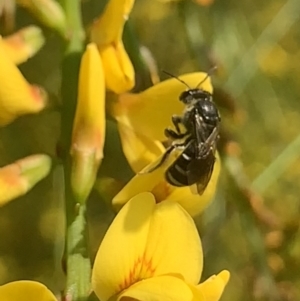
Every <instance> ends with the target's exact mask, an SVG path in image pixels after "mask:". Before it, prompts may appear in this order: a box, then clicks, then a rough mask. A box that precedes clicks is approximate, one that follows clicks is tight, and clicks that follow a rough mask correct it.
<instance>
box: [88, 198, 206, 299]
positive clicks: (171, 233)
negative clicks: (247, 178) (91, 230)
mask: <svg viewBox="0 0 300 301" xmlns="http://www.w3.org/2000/svg"><path fill="white" fill-rule="evenodd" d="M201 271H202V248H201V242H200V239H199V236H198V232H197V229H196V227H195V224H194V222H193V220H192V219H191V217H190V216H189V215H188V214H187V213H186V212H185V211H184V210H183V209H182V207H180V206H179V205H177V204H176V203H173V202H168V201H166V202H163V203H160V204H158V205H155V199H154V198H153V196H152V195H151V194H150V193H142V194H140V195H137V196H136V197H134V198H133V199H131V200H130V201H129V202H128V203H127V204H126V205H125V206H124V207H123V208H122V210H121V211H120V213H119V214H118V215H117V217H116V219H115V220H114V221H113V223H112V225H111V226H110V228H109V230H108V232H107V234H106V236H105V238H104V240H103V242H102V243H101V245H100V248H99V251H98V253H97V256H96V260H95V264H94V269H93V276H92V283H93V288H94V290H95V293H96V294H97V296H98V297H99V299H100V300H103V301H106V300H107V299H109V298H110V297H112V296H114V295H116V294H118V293H120V292H121V291H123V290H124V289H126V288H128V287H130V286H131V285H132V284H134V283H136V282H138V281H140V280H142V279H146V278H151V277H155V276H160V275H164V274H171V273H172V274H175V275H179V276H181V277H182V278H183V279H185V280H186V281H187V282H190V283H194V284H196V283H198V280H199V278H200V274H201Z"/></svg>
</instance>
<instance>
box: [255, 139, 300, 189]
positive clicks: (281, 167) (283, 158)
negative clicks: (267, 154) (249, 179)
mask: <svg viewBox="0 0 300 301" xmlns="http://www.w3.org/2000/svg"><path fill="white" fill-rule="evenodd" d="M299 149H300V135H299V136H297V137H296V138H295V140H294V141H292V142H291V143H290V144H289V145H288V146H287V147H286V148H285V149H284V150H283V152H282V153H281V154H280V155H279V156H278V157H277V158H276V159H275V160H274V161H273V162H272V163H271V164H270V165H269V166H268V167H266V168H265V170H264V171H263V172H262V173H261V174H260V175H259V176H258V177H257V178H256V179H255V180H254V181H253V183H252V188H253V189H254V190H255V191H257V192H259V193H263V192H264V191H265V190H266V189H267V188H268V187H269V186H270V185H271V184H272V183H274V182H275V181H276V180H278V178H280V176H281V175H282V174H283V173H284V172H285V171H286V169H287V168H289V167H290V166H291V165H292V164H293V163H294V162H295V161H296V160H297V159H298V158H299Z"/></svg>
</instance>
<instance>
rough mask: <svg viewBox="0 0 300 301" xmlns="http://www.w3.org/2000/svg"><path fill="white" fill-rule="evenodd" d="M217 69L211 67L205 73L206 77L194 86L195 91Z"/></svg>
mask: <svg viewBox="0 0 300 301" xmlns="http://www.w3.org/2000/svg"><path fill="white" fill-rule="evenodd" d="M217 69H218V67H217V66H213V67H211V68H210V69H209V70H208V71H207V74H206V76H205V77H204V79H202V80H201V82H200V83H199V84H198V85H197V86H196V89H197V88H199V86H201V84H203V83H204V82H205V81H206V80H207V79H208V77H209V76H211V75H212V74H213V73H214V72H215V71H216V70H217Z"/></svg>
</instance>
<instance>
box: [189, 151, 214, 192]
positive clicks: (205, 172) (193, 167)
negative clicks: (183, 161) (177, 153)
mask: <svg viewBox="0 0 300 301" xmlns="http://www.w3.org/2000/svg"><path fill="white" fill-rule="evenodd" d="M214 164H215V155H214V152H213V151H210V152H209V154H208V156H206V157H204V158H199V159H197V158H194V159H193V160H191V162H190V163H189V165H188V169H187V178H188V182H189V185H194V184H195V185H196V193H198V194H200V195H202V194H203V192H204V190H205V188H206V186H207V185H208V183H209V181H210V178H211V175H212V172H213V169H214Z"/></svg>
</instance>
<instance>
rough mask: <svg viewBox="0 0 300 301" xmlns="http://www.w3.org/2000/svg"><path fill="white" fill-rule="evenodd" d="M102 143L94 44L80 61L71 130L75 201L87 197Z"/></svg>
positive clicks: (100, 81)
mask: <svg viewBox="0 0 300 301" xmlns="http://www.w3.org/2000/svg"><path fill="white" fill-rule="evenodd" d="M104 140H105V86H104V73H103V68H102V62H101V59H100V56H99V53H98V50H97V46H96V45H95V44H89V45H88V46H87V49H86V51H85V53H84V55H83V57H82V61H81V65H80V74H79V88H78V102H77V108H76V114H75V120H74V127H73V137H72V147H71V156H72V157H73V160H72V179H71V181H72V187H73V190H74V192H75V195H76V196H77V197H78V201H80V202H81V201H83V200H85V199H86V197H87V195H88V194H89V192H90V190H91V188H92V186H93V184H94V181H95V178H96V173H97V170H98V167H99V164H100V160H101V159H102V158H103V146H104Z"/></svg>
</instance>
